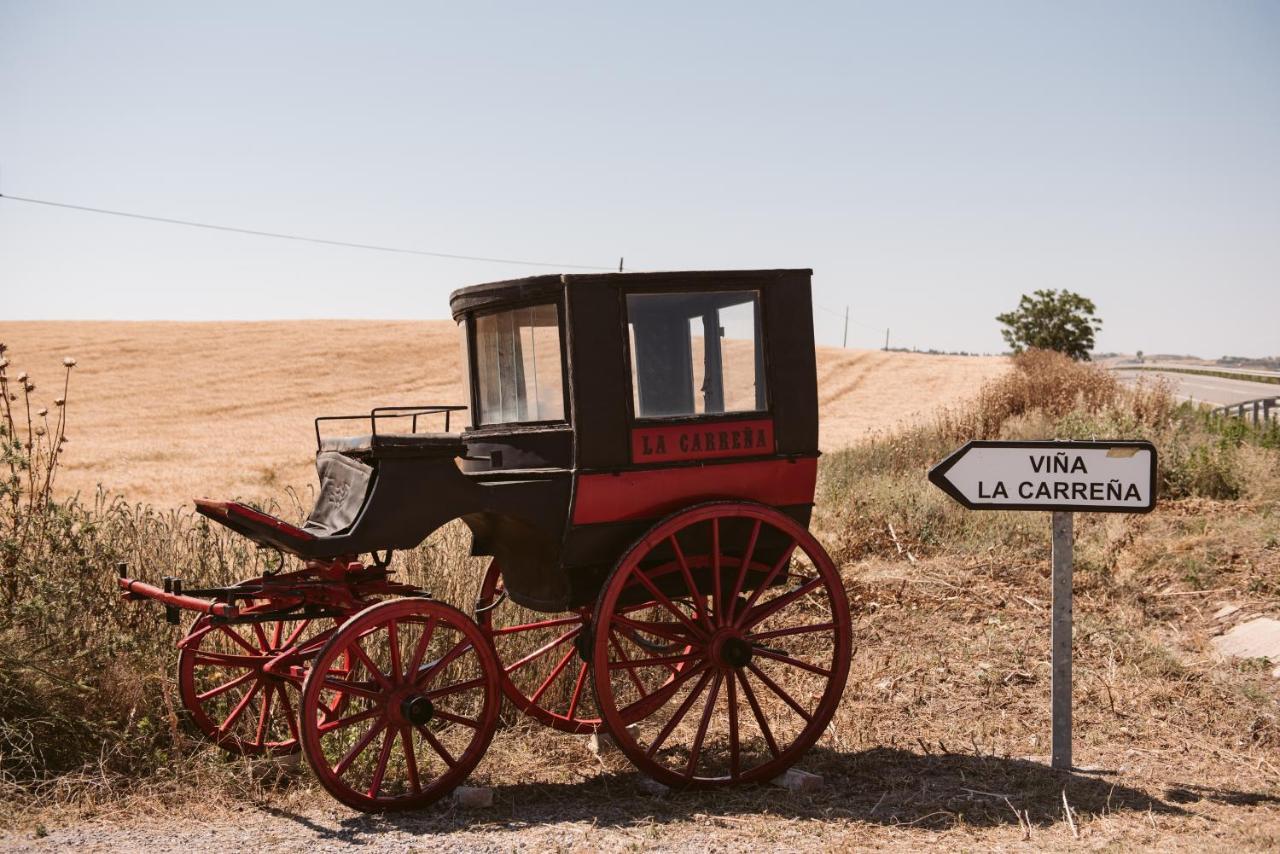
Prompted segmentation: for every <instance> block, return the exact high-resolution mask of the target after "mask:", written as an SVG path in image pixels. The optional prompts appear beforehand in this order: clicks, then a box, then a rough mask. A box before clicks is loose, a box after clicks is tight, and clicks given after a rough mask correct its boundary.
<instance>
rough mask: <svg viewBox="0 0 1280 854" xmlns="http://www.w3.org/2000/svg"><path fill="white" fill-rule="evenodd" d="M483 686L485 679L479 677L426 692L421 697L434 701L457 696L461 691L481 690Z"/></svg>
mask: <svg viewBox="0 0 1280 854" xmlns="http://www.w3.org/2000/svg"><path fill="white" fill-rule="evenodd" d="M484 684H485V678H484V677H483V676H479V677H476V678H475V679H471V680H468V681H466V682H458V683H456V684H454V685H446V686H445V687H443V688H436V689H434V690H431V691H428V692H426V693H425V694H423V695H422V696H424V697H426V698H427V699H428V700H434V699H436V698H437V697H446V696H448V695H450V694H458V693H461V692H462V691H470V690H471V689H472V688H482V687H484Z"/></svg>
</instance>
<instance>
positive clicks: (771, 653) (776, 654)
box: [752, 647, 831, 676]
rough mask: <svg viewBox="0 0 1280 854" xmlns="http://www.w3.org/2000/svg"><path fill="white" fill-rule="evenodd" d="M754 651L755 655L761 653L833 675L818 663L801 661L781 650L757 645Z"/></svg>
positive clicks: (819, 672) (803, 667) (821, 673)
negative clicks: (776, 650) (777, 650)
mask: <svg viewBox="0 0 1280 854" xmlns="http://www.w3.org/2000/svg"><path fill="white" fill-rule="evenodd" d="M752 652H753V653H754V654H755V655H759V656H762V657H764V658H771V659H773V660H774V661H781V662H782V663H783V664H790V665H791V666H792V667H799V668H800V669H801V670H807V671H809V672H810V673H816V674H818V675H819V676H830V675H831V671H830V670H827V669H826V668H823V667H819V666H818V665H816V664H810V663H809V662H807V661H801V660H800V659H798V658H792V657H791V656H789V655H786V654H784V653H781V652H774V651H773V650H771V649H762V648H760V647H756V648H755V649H754V650H753V651H752Z"/></svg>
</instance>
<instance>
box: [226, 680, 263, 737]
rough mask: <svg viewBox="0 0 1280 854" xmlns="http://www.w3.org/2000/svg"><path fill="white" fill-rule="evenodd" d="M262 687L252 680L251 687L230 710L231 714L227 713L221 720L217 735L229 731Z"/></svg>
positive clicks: (259, 683)
mask: <svg viewBox="0 0 1280 854" xmlns="http://www.w3.org/2000/svg"><path fill="white" fill-rule="evenodd" d="M261 688H262V683H261V682H254V683H253V687H252V688H250V689H249V690H248V691H246V692H245V693H244V696H243V697H241V698H240V702H239V703H237V704H236V707H235V708H234V709H232V710H231V714H229V715H227V719H226V720H224V721H223V722H222V726H220V727H218V735H220V736H222V735H226V734H227V733H228V732H230V731H231V727H233V726H235V723H236V721H238V720H239V719H240V716H241V715H243V714H244V710H245V709H246V708H247V707H248V705H249V703H250V702H252V701H253V698H254V697H256V696H257V695H258V691H259V690H260V689H261Z"/></svg>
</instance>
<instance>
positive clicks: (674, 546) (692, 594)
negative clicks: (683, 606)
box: [667, 534, 711, 631]
mask: <svg viewBox="0 0 1280 854" xmlns="http://www.w3.org/2000/svg"><path fill="white" fill-rule="evenodd" d="M667 542H669V543H670V544H671V551H672V552H674V553H675V556H676V566H678V567H680V574H681V575H683V576H684V583H685V584H686V585H688V587H689V598H691V599H693V608H694V610H695V611H696V612H697V614H698V619H699V620H701V621H702V624H703V625H704V626H705V627H706V629H707V631H711V618H710V617H709V616H708V615H707V606H706V603H705V602H703V601H702V596H701V594H700V593H699V592H698V585H696V584H694V583H693V573H691V572H690V571H689V561H687V560H686V559H685V556H684V550H683V549H681V548H680V541H679V540H677V539H676V535H675V534H672V535H671V536H670V537H668V538H667Z"/></svg>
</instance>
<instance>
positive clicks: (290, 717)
mask: <svg viewBox="0 0 1280 854" xmlns="http://www.w3.org/2000/svg"><path fill="white" fill-rule="evenodd" d="M280 708H282V709H283V710H284V720H285V723H287V724H288V725H289V734H290V735H291V736H293V740H294V741H297V742H301V741H302V735H301V733H299V732H298V716H297V715H295V714H294V712H293V703H291V702H290V701H289V692H288V691H286V690H285V689H284V687H283V686H282V687H281V688H280Z"/></svg>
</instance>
